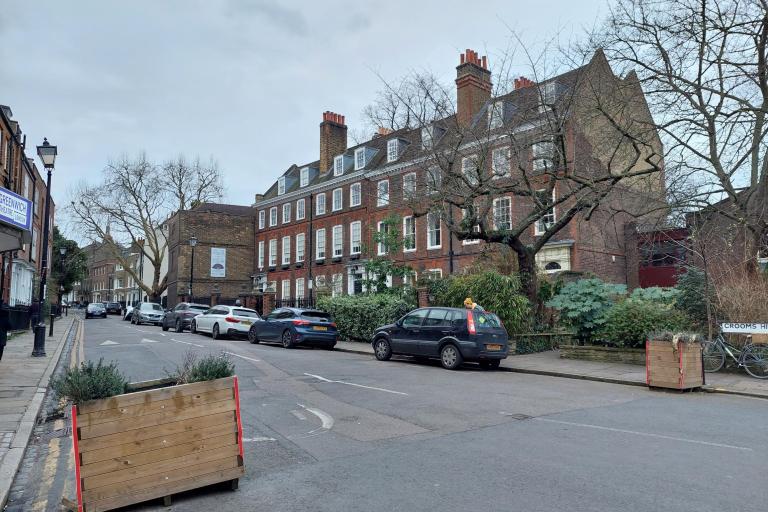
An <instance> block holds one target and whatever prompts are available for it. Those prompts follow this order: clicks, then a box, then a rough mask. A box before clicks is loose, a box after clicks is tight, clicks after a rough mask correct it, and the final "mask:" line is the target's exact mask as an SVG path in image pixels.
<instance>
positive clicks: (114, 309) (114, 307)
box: [104, 302, 123, 315]
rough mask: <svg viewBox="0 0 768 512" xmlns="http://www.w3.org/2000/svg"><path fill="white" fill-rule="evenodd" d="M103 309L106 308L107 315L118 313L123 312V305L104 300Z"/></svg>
mask: <svg viewBox="0 0 768 512" xmlns="http://www.w3.org/2000/svg"><path fill="white" fill-rule="evenodd" d="M104 309H106V310H107V314H108V315H119V314H120V313H122V312H123V306H121V305H120V303H119V302H105V303H104Z"/></svg>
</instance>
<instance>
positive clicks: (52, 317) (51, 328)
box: [48, 313, 56, 338]
mask: <svg viewBox="0 0 768 512" xmlns="http://www.w3.org/2000/svg"><path fill="white" fill-rule="evenodd" d="M54 318H56V314H55V313H51V327H50V329H49V330H48V337H49V338H50V337H51V336H53V319H54Z"/></svg>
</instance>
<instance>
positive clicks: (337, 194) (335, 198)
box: [331, 188, 344, 212]
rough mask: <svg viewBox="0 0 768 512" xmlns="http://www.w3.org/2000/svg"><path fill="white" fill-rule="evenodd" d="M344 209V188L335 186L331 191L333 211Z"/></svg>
mask: <svg viewBox="0 0 768 512" xmlns="http://www.w3.org/2000/svg"><path fill="white" fill-rule="evenodd" d="M342 209H344V189H343V188H335V189H333V192H332V193H331V211H332V212H337V211H339V210H342Z"/></svg>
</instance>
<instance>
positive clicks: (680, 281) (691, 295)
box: [675, 267, 711, 327]
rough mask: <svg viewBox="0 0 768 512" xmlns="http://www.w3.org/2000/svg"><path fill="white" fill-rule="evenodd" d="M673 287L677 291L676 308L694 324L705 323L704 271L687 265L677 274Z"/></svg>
mask: <svg viewBox="0 0 768 512" xmlns="http://www.w3.org/2000/svg"><path fill="white" fill-rule="evenodd" d="M675 288H676V289H677V291H678V294H677V297H676V298H675V306H676V307H677V309H679V310H680V311H682V312H683V313H685V314H686V315H688V318H690V319H691V321H692V322H694V323H695V324H696V325H698V326H700V327H701V326H705V325H707V281H706V276H705V275H704V272H703V271H702V270H700V269H698V268H696V267H687V268H686V271H685V272H683V273H682V274H680V275H679V276H678V278H677V286H676V287H675ZM710 300H711V297H710Z"/></svg>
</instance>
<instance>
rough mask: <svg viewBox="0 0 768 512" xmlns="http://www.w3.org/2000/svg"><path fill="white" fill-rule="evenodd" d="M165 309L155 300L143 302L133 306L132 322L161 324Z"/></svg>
mask: <svg viewBox="0 0 768 512" xmlns="http://www.w3.org/2000/svg"><path fill="white" fill-rule="evenodd" d="M164 314H165V311H163V308H162V306H160V304H155V303H154V302H142V303H141V304H139V305H137V306H136V307H135V308H133V312H132V313H131V323H132V324H136V325H141V324H155V325H160V324H161V323H162V322H163V315H164Z"/></svg>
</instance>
